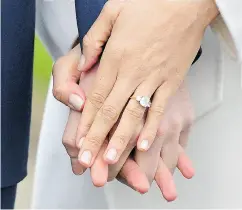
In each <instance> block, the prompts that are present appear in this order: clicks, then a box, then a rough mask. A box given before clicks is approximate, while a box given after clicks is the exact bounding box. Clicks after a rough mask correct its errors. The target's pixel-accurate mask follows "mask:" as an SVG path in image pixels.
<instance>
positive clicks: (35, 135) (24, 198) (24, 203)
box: [15, 36, 53, 209]
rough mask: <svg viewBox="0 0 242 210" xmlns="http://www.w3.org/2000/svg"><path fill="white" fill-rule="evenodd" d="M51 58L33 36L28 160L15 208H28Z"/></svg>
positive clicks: (19, 186)
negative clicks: (31, 100)
mask: <svg viewBox="0 0 242 210" xmlns="http://www.w3.org/2000/svg"><path fill="white" fill-rule="evenodd" d="M52 63H53V61H52V59H51V57H50V55H49V54H48V52H47V51H46V49H45V48H44V46H43V45H42V43H41V41H40V40H39V39H38V37H37V36H36V37H35V53H34V78H33V102H32V120H31V134H30V149H29V161H28V176H27V177H26V178H25V179H24V180H23V181H22V182H20V184H19V185H18V191H17V199H16V203H15V208H18V209H19V208H21V209H29V208H30V205H31V204H30V202H31V196H32V186H33V178H34V169H35V157H36V151H37V146H38V139H39V132H40V125H41V121H42V116H43V112H44V105H45V98H46V94H47V90H48V86H49V79H50V75H51V69H52Z"/></svg>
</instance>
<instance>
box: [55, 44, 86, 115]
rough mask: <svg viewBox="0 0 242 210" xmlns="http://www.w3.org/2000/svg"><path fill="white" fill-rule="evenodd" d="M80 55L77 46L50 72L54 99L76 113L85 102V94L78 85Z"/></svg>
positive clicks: (59, 60)
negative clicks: (51, 73)
mask: <svg viewBox="0 0 242 210" xmlns="http://www.w3.org/2000/svg"><path fill="white" fill-rule="evenodd" d="M80 53H81V50H80V45H78V46H76V47H75V48H74V49H72V50H71V51H70V52H69V53H68V54H67V55H66V56H63V57H61V58H59V59H58V60H57V61H56V63H55V64H54V66H53V70H52V72H53V95H54V97H55V98H56V99H57V100H58V101H60V102H62V103H64V104H65V105H67V106H69V107H70V108H71V109H74V110H76V111H80V110H81V109H82V108H83V105H84V102H85V93H84V91H83V90H82V89H81V87H79V85H78V81H79V79H80V76H81V72H79V71H78V70H77V66H78V62H79V55H80Z"/></svg>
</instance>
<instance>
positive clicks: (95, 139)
mask: <svg viewBox="0 0 242 210" xmlns="http://www.w3.org/2000/svg"><path fill="white" fill-rule="evenodd" d="M86 141H87V144H88V145H89V146H90V147H91V148H97V147H98V148H99V147H100V146H101V145H102V143H103V141H102V139H101V138H100V137H99V136H92V137H89V138H87V139H86Z"/></svg>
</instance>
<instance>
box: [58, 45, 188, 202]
mask: <svg viewBox="0 0 242 210" xmlns="http://www.w3.org/2000/svg"><path fill="white" fill-rule="evenodd" d="M72 52H73V53H69V54H68V55H67V56H64V57H62V58H61V59H60V60H58V61H57V64H58V65H57V66H56V71H59V70H61V69H62V68H64V69H65V70H68V71H73V69H76V67H77V65H76V62H75V60H76V59H78V56H76V55H79V54H80V53H81V51H80V48H79V46H77V47H76V48H75V49H73V50H72ZM59 61H61V64H62V65H59ZM96 70H97V66H96V67H94V68H92V69H91V71H89V72H88V73H86V75H83V76H82V79H81V84H80V85H81V88H82V90H83V91H84V92H85V93H88V90H89V89H90V87H91V84H92V83H93V81H94V78H95V76H96ZM184 93H186V92H184ZM179 95H180V96H182V95H183V97H180V101H179V100H177V101H174V103H176V104H179V103H181V106H178V107H180V108H181V109H183V112H182V113H186V114H187V117H186V118H184V121H179V122H180V123H182V122H183V123H182V124H181V127H182V128H185V126H184V125H187V128H189V125H190V121H189V119H190V120H191V110H192V109H188V107H189V106H184V105H185V104H186V103H187V102H189V101H188V100H183V99H186V97H185V96H186V94H179ZM176 98H177V99H178V97H177V96H176ZM187 105H189V104H187ZM169 107H170V106H169ZM172 107H173V108H172ZM184 107H187V109H184ZM172 110H173V111H172ZM174 110H175V109H174V106H171V109H170V111H169V113H174V114H175V113H176V114H175V115H177V114H178V111H177V112H174ZM188 110H190V112H187V111H188ZM175 115H174V116H173V117H174V119H175ZM80 117H81V113H80V112H77V111H74V110H71V111H70V115H69V119H68V122H67V126H66V129H65V132H64V135H63V144H64V146H65V148H66V150H67V153H68V154H69V156H70V158H71V164H72V169H73V172H74V173H75V174H77V175H80V174H82V173H83V172H84V171H85V168H83V166H82V165H80V163H79V162H78V159H77V155H78V153H79V148H80V146H81V145H80V144H78V143H80V142H76V140H75V136H76V131H77V126H78V123H79V119H80ZM165 119H166V120H168V122H167V123H168V124H169V125H170V126H171V125H173V124H175V123H172V122H174V120H172V119H173V118H171V117H170V116H168V114H166V115H165ZM177 119H181V118H177ZM141 127H142V124H141V125H140V127H139V128H138V129H137V130H136V133H135V135H134V136H133V142H135V139H137V136H138V134H139V131H140V130H141ZM172 127H173V126H172ZM163 128H165V126H164V127H163V125H162V124H161V125H160V129H159V130H160V131H161V130H163ZM114 130H115V128H113V132H114ZM169 131H171V129H168V130H167V132H165V133H167V134H168V133H170V132H169ZM177 131H178V132H179V129H178V130H177ZM174 133H175V132H174ZM160 134H161V133H160ZM162 136H163V135H162ZM169 136H170V135H169ZM160 139H163V138H162V137H161V136H160V135H158V136H157V138H156V140H155V143H154V145H153V146H152V147H151V148H150V150H149V151H148V152H138V151H136V153H135V157H134V156H130V152H131V151H132V149H133V147H134V146H135V144H133V146H132V147H130V148H129V149H128V150H127V152H126V153H124V154H123V155H122V157H121V159H120V161H119V162H118V163H117V164H115V165H113V166H111V167H110V166H109V170H108V164H107V163H105V162H104V160H103V158H102V155H103V152H104V150H105V149H106V146H107V141H106V144H103V145H102V149H101V151H100V153H99V158H97V160H96V161H95V163H94V165H93V167H92V168H91V175H92V179H93V183H94V184H95V185H96V186H103V185H104V184H105V183H106V181H107V177H108V176H109V179H110V180H111V179H113V178H114V177H115V176H116V175H117V174H118V176H117V178H118V180H120V181H122V182H123V183H125V184H127V185H128V186H130V187H131V188H133V189H135V190H136V191H139V192H140V193H145V192H147V191H148V190H149V186H150V185H149V182H148V179H147V177H148V178H149V181H150V182H151V181H152V180H153V179H154V176H155V174H156V176H155V179H156V181H157V184H158V185H159V187H160V188H161V191H162V193H163V195H164V197H165V198H166V199H167V200H172V199H171V198H172V197H173V198H174V194H173V195H172V194H171V193H170V192H175V191H174V188H173V189H172V188H171V187H172V185H169V183H171V182H172V176H171V174H170V172H169V170H168V169H169V168H172V167H176V163H173V161H169V162H168V160H170V155H171V154H174V155H175V156H176V154H177V150H176V149H177V147H176V146H175V147H174V148H172V147H169V148H168V149H169V151H168V149H167V153H164V154H163V156H162V158H163V159H162V158H160V147H161V145H163V144H162V141H160ZM164 139H165V138H164ZM180 139H181V138H180ZM184 140H185V142H186V140H187V138H184ZM171 143H172V141H171ZM158 144H159V145H158ZM165 145H169V144H167V143H166V144H165ZM173 145H175V144H173ZM157 148H159V149H157ZM180 152H181V153H180ZM150 154H155V156H151V155H150ZM167 155H169V158H168V156H167ZM134 158H135V159H136V161H137V163H138V164H137V163H136V162H135V160H134ZM126 159H127V160H126ZM172 160H175V159H174V158H173V159H172ZM155 162H156V164H155ZM158 163H159V168H158V169H159V170H157V172H156V169H157V167H158ZM177 166H178V168H179V169H180V171H182V174H183V175H184V176H185V177H187V178H189V177H191V176H192V175H193V169H192V166H191V164H190V161H189V159H188V158H187V157H186V155H185V153H184V152H183V150H180V151H179V157H178V163H177ZM144 172H145V173H144ZM172 190H173V191H172Z"/></svg>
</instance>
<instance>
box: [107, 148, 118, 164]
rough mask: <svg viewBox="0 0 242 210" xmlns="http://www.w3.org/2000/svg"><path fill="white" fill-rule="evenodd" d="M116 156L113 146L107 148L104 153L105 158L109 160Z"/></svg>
mask: <svg viewBox="0 0 242 210" xmlns="http://www.w3.org/2000/svg"><path fill="white" fill-rule="evenodd" d="M116 157H117V150H116V149H114V148H111V149H109V150H108V152H107V154H106V159H107V160H110V161H114V160H115V159H116Z"/></svg>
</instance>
